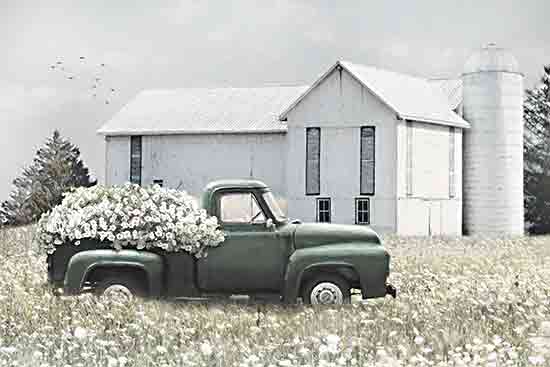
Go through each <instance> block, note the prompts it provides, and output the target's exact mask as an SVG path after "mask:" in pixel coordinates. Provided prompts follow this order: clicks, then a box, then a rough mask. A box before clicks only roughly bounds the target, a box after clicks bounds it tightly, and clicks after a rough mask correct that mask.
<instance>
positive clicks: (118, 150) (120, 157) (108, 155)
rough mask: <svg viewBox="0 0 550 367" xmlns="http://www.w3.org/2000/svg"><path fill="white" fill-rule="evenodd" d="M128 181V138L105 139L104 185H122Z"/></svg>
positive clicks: (111, 137)
mask: <svg viewBox="0 0 550 367" xmlns="http://www.w3.org/2000/svg"><path fill="white" fill-rule="evenodd" d="M128 181H130V137H128V136H107V137H106V138H105V184H106V185H122V184H123V183H125V182H128Z"/></svg>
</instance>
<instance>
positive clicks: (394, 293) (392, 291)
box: [386, 284, 397, 298]
mask: <svg viewBox="0 0 550 367" xmlns="http://www.w3.org/2000/svg"><path fill="white" fill-rule="evenodd" d="M386 294H389V295H390V296H392V297H393V298H395V297H397V288H395V287H394V286H393V285H391V284H386Z"/></svg>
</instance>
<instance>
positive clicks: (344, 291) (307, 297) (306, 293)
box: [301, 273, 351, 304]
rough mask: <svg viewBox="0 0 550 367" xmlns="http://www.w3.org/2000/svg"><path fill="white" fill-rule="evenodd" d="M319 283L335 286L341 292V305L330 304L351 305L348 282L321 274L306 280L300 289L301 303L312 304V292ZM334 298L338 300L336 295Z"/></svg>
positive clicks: (328, 274) (338, 277)
mask: <svg viewBox="0 0 550 367" xmlns="http://www.w3.org/2000/svg"><path fill="white" fill-rule="evenodd" d="M321 283H327V284H328V283H330V284H332V285H333V286H336V287H337V288H338V289H339V291H340V292H341V298H342V302H341V303H332V304H348V303H351V287H350V285H349V283H348V281H347V280H346V279H344V278H342V277H341V276H339V275H336V274H330V273H321V274H318V275H315V276H314V277H313V278H311V279H310V280H308V281H307V282H306V283H305V284H304V286H303V287H302V292H301V296H302V302H303V303H304V304H312V297H311V296H312V294H311V293H312V292H313V290H314V289H315V288H316V287H317V286H318V285H320V284H321ZM333 291H335V289H333ZM335 297H336V298H339V297H338V295H335Z"/></svg>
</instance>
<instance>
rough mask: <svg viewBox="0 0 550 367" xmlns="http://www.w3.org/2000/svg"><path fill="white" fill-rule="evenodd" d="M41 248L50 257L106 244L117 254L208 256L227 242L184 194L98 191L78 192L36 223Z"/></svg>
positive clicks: (153, 189) (128, 187)
mask: <svg viewBox="0 0 550 367" xmlns="http://www.w3.org/2000/svg"><path fill="white" fill-rule="evenodd" d="M37 236H38V242H39V244H40V245H41V247H42V248H43V249H45V250H46V252H47V253H49V254H51V253H53V252H54V251H55V249H56V246H59V245H63V244H66V243H73V244H74V245H77V246H78V245H79V244H80V240H82V239H96V240H99V241H102V242H107V243H110V244H111V245H112V247H114V248H115V249H122V248H127V247H131V248H137V249H151V248H154V247H158V248H161V249H163V250H165V251H186V252H189V253H191V254H194V255H195V256H196V257H202V256H206V249H207V248H208V247H215V246H218V245H219V244H220V243H221V242H223V240H224V235H223V232H222V231H220V230H219V228H218V220H217V218H216V217H213V216H209V215H208V214H207V213H206V211H205V210H204V209H200V208H199V207H198V205H197V203H196V201H195V199H194V198H193V197H192V196H190V195H188V194H187V193H186V192H184V191H177V190H171V189H166V188H161V187H160V186H158V185H154V186H149V187H141V186H138V185H134V184H129V183H128V184H125V185H124V186H113V187H104V186H94V187H90V188H82V187H81V188H77V189H75V190H74V191H73V192H71V193H68V194H67V195H66V196H65V197H64V199H63V202H62V203H61V204H60V205H58V206H56V207H55V208H54V209H53V210H52V211H51V212H49V213H46V214H43V215H42V217H41V218H40V221H39V222H38V230H37Z"/></svg>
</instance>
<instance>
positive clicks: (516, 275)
mask: <svg viewBox="0 0 550 367" xmlns="http://www.w3.org/2000/svg"><path fill="white" fill-rule="evenodd" d="M33 235H34V229H33V228H32V227H21V228H18V229H12V230H3V231H0V366H281V367H284V366H531V365H537V364H540V365H549V364H548V360H550V354H548V352H549V349H548V348H547V342H548V340H547V339H545V335H546V334H548V337H550V327H549V325H550V324H549V323H548V322H547V320H550V238H549V237H538V238H501V239H484V238H467V239H459V238H457V239H455V238H448V239H443V238H431V239H424V238H397V237H386V238H385V242H386V245H387V247H388V248H389V249H390V251H391V253H392V256H393V261H392V274H391V279H390V280H391V282H392V283H394V284H395V285H396V286H397V287H398V289H399V295H398V298H397V299H396V300H393V299H391V298H389V297H388V298H386V299H379V300H369V301H367V302H365V303H355V304H352V305H351V306H346V307H320V308H314V307H305V306H287V307H285V306H282V305H272V306H261V307H260V308H258V307H257V306H247V305H243V304H223V305H221V304H188V303H174V302H160V301H143V300H136V301H134V302H131V303H129V304H122V303H118V302H117V300H115V299H98V298H96V297H93V296H90V295H82V296H78V297H70V298H57V297H54V296H52V295H51V293H50V290H49V288H48V287H47V286H45V282H46V264H45V257H44V256H43V255H39V254H37V252H36V248H35V247H34V245H33V241H32V238H33ZM251 261H253V259H251ZM549 339H550V338H549Z"/></svg>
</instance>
